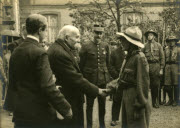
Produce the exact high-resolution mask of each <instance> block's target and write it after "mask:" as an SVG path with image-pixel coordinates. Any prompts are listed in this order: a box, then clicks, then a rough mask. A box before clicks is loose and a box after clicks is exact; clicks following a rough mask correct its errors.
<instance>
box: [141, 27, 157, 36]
mask: <svg viewBox="0 0 180 128" xmlns="http://www.w3.org/2000/svg"><path fill="white" fill-rule="evenodd" d="M149 33H153V34H154V35H155V36H156V37H158V34H157V33H156V32H155V31H154V30H153V29H149V30H148V31H147V32H145V34H144V35H145V36H146V37H147V36H148V34H149Z"/></svg>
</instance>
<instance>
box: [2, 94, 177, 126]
mask: <svg viewBox="0 0 180 128" xmlns="http://www.w3.org/2000/svg"><path fill="white" fill-rule="evenodd" d="M111 106H112V101H109V97H107V104H106V117H105V120H106V127H107V128H121V122H119V124H118V125H117V126H115V127H112V126H110V122H111ZM0 114H1V118H0V122H1V123H0V128H13V123H12V121H11V120H12V116H9V115H8V113H7V112H6V111H4V110H2V109H1V111H0ZM179 119H180V106H177V107H172V106H160V108H159V109H152V115H151V120H150V128H180V121H179ZM85 123H86V122H85ZM93 124H94V125H93V128H99V126H98V111H97V101H95V105H94V112H93Z"/></svg>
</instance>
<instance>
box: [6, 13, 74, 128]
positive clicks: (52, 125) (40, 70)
mask: <svg viewBox="0 0 180 128" xmlns="http://www.w3.org/2000/svg"><path fill="white" fill-rule="evenodd" d="M46 29H47V19H46V17H44V16H42V15H40V14H31V15H30V16H29V17H28V18H27V19H26V30H27V33H28V35H27V38H26V39H25V40H24V41H23V42H22V43H21V45H19V46H18V47H17V48H16V49H15V50H14V51H13V54H12V56H11V58H10V67H9V89H11V90H12V92H14V94H13V100H14V103H13V105H14V106H13V121H14V127H15V128H22V127H23V128H57V127H60V126H61V125H60V124H59V123H60V122H59V121H58V118H57V117H58V116H57V114H58V115H59V113H60V114H61V115H62V116H63V117H64V118H67V119H70V118H71V117H72V110H71V106H70V104H69V103H68V102H67V100H66V99H65V98H64V96H63V95H62V93H61V92H60V91H59V90H58V89H57V88H56V85H55V83H54V80H53V77H52V71H51V69H50V65H49V61H48V55H47V53H46V51H45V50H44V49H43V48H42V47H41V45H40V44H39V42H41V41H42V40H43V39H44V38H45V37H46Z"/></svg>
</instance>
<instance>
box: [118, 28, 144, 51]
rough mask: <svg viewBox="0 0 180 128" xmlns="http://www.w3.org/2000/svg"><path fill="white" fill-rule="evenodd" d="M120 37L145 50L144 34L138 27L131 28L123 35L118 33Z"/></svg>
mask: <svg viewBox="0 0 180 128" xmlns="http://www.w3.org/2000/svg"><path fill="white" fill-rule="evenodd" d="M116 34H117V36H119V37H124V38H126V39H127V40H128V41H129V42H130V43H132V44H134V45H136V46H138V47H140V48H144V44H143V43H142V42H141V40H142V32H141V30H140V29H139V27H137V26H132V27H129V28H127V29H126V30H125V32H123V33H119V32H117V33H116Z"/></svg>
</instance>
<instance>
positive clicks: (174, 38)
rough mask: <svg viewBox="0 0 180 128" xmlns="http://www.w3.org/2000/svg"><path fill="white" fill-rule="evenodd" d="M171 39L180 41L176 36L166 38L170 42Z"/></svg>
mask: <svg viewBox="0 0 180 128" xmlns="http://www.w3.org/2000/svg"><path fill="white" fill-rule="evenodd" d="M171 40H174V41H175V42H178V41H179V39H178V38H177V37H176V36H169V37H168V38H167V39H166V42H170V41H171Z"/></svg>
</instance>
